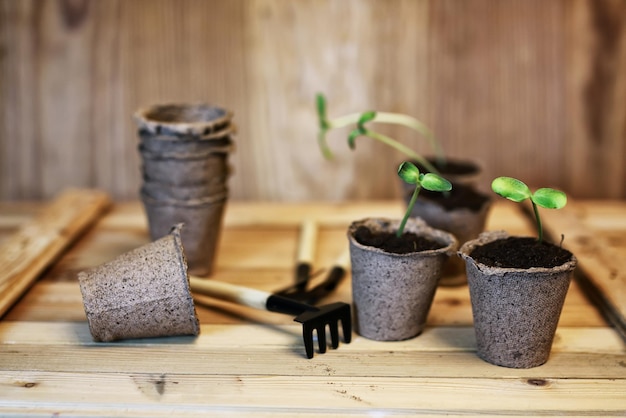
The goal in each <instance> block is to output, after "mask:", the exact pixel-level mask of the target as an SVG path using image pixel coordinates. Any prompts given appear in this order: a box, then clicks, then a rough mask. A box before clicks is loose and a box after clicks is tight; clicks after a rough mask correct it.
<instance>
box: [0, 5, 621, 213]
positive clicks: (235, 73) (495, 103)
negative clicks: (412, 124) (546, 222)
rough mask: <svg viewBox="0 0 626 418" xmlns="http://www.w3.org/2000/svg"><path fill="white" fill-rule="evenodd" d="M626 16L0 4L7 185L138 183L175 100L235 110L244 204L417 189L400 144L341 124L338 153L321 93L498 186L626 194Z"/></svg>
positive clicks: (45, 189) (529, 9)
mask: <svg viewBox="0 0 626 418" xmlns="http://www.w3.org/2000/svg"><path fill="white" fill-rule="evenodd" d="M625 22H626V4H625V3H624V1H623V0H598V1H593V0H575V1H568V0H555V1H551V2H544V1H541V0H528V1H523V2H501V1H495V0H468V1H463V2H459V1H454V0H418V1H411V0H386V1H382V0H366V1H363V0H346V1H334V0H298V1H295V0H287V1H281V0H248V1H246V0H207V1H201V0H180V1H174V0H133V1H121V0H109V1H106V2H103V1H94V0H79V1H69V0H51V1H46V2H39V1H36V0H24V1H19V2H18V1H11V0H0V28H1V29H0V47H1V49H2V54H0V88H1V91H2V94H1V95H0V174H1V176H0V199H3V200H15V199H28V198H49V197H52V196H53V195H54V194H55V193H57V192H58V191H59V190H61V189H62V188H64V187H66V186H79V187H85V186H90V187H98V188H102V189H104V190H106V191H107V192H109V193H110V194H111V195H112V196H114V197H115V198H118V199H119V198H123V199H132V198H136V196H137V193H138V187H139V183H140V170H139V158H138V154H137V150H136V145H137V139H136V135H135V127H134V125H133V122H132V120H131V115H132V113H133V112H134V111H135V110H136V109H137V108H138V107H140V106H145V105H147V104H153V103H161V102H171V101H176V102H195V101H208V102H211V103H215V104H219V105H222V106H224V107H227V108H229V109H232V110H233V111H234V112H235V122H236V123H237V125H238V127H239V130H238V132H239V134H238V136H237V144H238V147H237V152H236V153H235V154H234V155H233V157H232V163H233V166H234V167H235V175H234V176H233V177H232V179H231V183H230V184H231V192H232V196H233V197H234V198H236V199H246V200H252V199H254V200H258V199H262V200H275V201H304V200H327V201H328V200H332V201H341V200H344V199H350V200H355V199H387V198H392V197H397V196H399V195H400V187H399V186H398V185H397V179H396V175H395V166H396V165H397V164H398V162H399V161H400V160H401V159H402V155H400V154H398V153H397V152H395V151H391V150H388V149H385V147H384V146H382V145H380V144H377V143H372V142H369V141H368V140H362V141H360V142H359V144H358V146H357V149H356V151H350V150H349V149H348V148H347V145H346V143H345V131H337V132H333V133H332V134H331V136H330V137H329V140H330V142H331V146H332V148H333V150H335V152H336V159H335V160H334V161H331V162H329V161H325V160H324V159H323V158H322V156H321V154H320V152H319V150H318V148H317V145H316V139H315V136H316V117H315V114H314V106H313V98H314V95H315V93H317V92H324V93H326V94H327V95H328V99H329V113H331V115H339V114H344V113H349V112H354V111H360V110H367V109H372V108H376V109H379V110H384V111H396V112H404V113H408V114H411V115H413V116H415V117H417V118H419V119H421V120H422V121H424V122H425V123H426V124H428V125H430V126H431V128H433V130H434V131H435V133H436V135H437V136H438V137H439V138H440V139H441V140H442V142H443V145H444V147H445V149H446V150H447V152H448V153H449V154H450V155H451V156H455V157H470V158H474V159H477V160H478V161H480V162H481V163H482V164H483V166H484V168H485V170H484V175H483V178H482V185H483V186H485V185H487V184H488V182H489V181H490V179H491V178H493V177H495V176H496V175H512V176H516V177H520V178H522V179H524V180H525V181H526V182H527V183H529V184H540V185H550V186H553V187H560V188H563V189H565V190H566V191H568V192H570V193H571V194H572V195H574V196H576V197H579V198H584V197H614V198H619V197H625V196H626V175H625V171H624V163H625V162H626V128H625V126H626V111H625V109H626V71H625V68H626V67H625V65H626V64H625V63H626V29H625V25H626V23H625ZM384 131H385V132H386V133H388V134H390V135H393V136H396V137H398V138H399V139H400V140H402V141H403V142H405V143H406V144H408V145H410V146H412V147H414V148H415V149H417V150H418V151H420V152H424V153H428V152H429V151H430V150H429V149H428V146H427V145H426V143H425V141H424V140H423V139H422V138H419V137H417V136H415V135H413V134H411V133H410V132H408V131H406V130H404V129H399V128H392V127H385V128H384Z"/></svg>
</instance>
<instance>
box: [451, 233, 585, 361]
mask: <svg viewBox="0 0 626 418" xmlns="http://www.w3.org/2000/svg"><path fill="white" fill-rule="evenodd" d="M507 238H509V235H508V234H507V233H506V232H505V231H490V232H483V233H482V234H480V235H479V237H478V238H476V239H475V240H471V241H468V242H466V243H465V244H463V246H462V247H461V249H460V250H459V255H460V256H461V257H462V258H463V259H464V260H465V263H466V269H467V280H468V284H469V291H470V299H471V303H472V315H473V318H474V331H475V334H476V344H477V354H478V356H479V357H480V358H482V359H483V360H485V361H487V362H489V363H492V364H495V365H498V366H504V367H512V368H531V367H536V366H540V365H542V364H544V363H545V362H546V361H547V360H548V357H549V356H550V350H551V348H552V341H553V340H554V335H555V332H556V328H557V324H558V322H559V317H560V315H561V310H562V308H563V303H564V302H565V296H566V294H567V290H568V288H569V284H570V280H571V276H572V272H573V270H574V268H575V267H576V264H577V260H576V257H575V256H574V255H573V254H572V253H570V252H569V251H567V250H565V249H563V248H559V247H556V246H554V245H553V244H546V245H552V246H553V247H556V250H560V251H562V252H563V253H562V254H560V255H561V256H562V259H563V261H562V262H560V263H559V264H558V265H556V266H555V267H529V268H512V267H494V266H492V265H488V264H485V263H483V262H480V261H477V259H476V258H477V257H476V255H474V256H472V253H473V252H474V251H475V250H476V249H477V248H479V247H482V246H485V245H488V244H491V243H494V242H496V241H498V240H505V239H507ZM513 238H515V237H513ZM518 238H519V237H518ZM528 239H530V240H534V238H528ZM521 251H524V250H521ZM489 264H491V263H489Z"/></svg>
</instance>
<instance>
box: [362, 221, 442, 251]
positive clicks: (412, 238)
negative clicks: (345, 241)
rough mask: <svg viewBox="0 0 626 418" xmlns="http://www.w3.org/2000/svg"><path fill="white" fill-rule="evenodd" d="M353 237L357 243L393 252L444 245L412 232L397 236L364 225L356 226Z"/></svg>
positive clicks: (429, 248) (428, 248) (419, 249)
mask: <svg viewBox="0 0 626 418" xmlns="http://www.w3.org/2000/svg"><path fill="white" fill-rule="evenodd" d="M354 238H355V239H356V240H357V242H358V243H359V244H362V245H367V246H369V247H376V248H380V249H382V250H385V251H387V252H389V253H394V254H408V253H414V252H419V251H427V250H437V249H439V248H443V247H444V245H442V244H441V243H439V242H437V241H435V240H432V239H429V238H427V237H423V236H420V235H417V234H414V233H413V232H405V233H404V234H402V236H401V237H400V238H398V237H396V233H395V232H382V231H378V232H372V231H371V230H370V229H369V228H367V227H365V226H360V227H359V228H357V230H356V231H355V233H354Z"/></svg>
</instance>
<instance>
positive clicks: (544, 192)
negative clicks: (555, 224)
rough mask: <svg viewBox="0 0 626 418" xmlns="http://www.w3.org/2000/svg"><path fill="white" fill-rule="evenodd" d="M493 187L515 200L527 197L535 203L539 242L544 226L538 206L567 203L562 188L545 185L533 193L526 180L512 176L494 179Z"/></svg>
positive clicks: (549, 206)
mask: <svg viewBox="0 0 626 418" xmlns="http://www.w3.org/2000/svg"><path fill="white" fill-rule="evenodd" d="M491 189H492V190H493V191H494V192H495V193H497V194H499V195H500V196H502V197H505V198H507V199H509V200H512V201H513V202H523V201H524V200H526V199H530V201H531V203H532V205H533V212H534V214H535V220H536V221H537V234H538V236H539V242H542V241H543V227H542V225H541V218H540V217H539V210H538V208H537V206H541V207H543V208H547V209H561V208H562V207H564V206H565V205H566V204H567V196H566V195H565V193H563V192H562V191H560V190H555V189H550V188H548V187H544V188H541V189H537V190H536V191H535V193H533V192H531V191H530V189H529V188H528V186H527V185H526V184H525V183H524V182H522V181H520V180H517V179H514V178H512V177H498V178H496V179H494V180H493V182H492V183H491Z"/></svg>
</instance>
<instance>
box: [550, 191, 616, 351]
mask: <svg viewBox="0 0 626 418" xmlns="http://www.w3.org/2000/svg"><path fill="white" fill-rule="evenodd" d="M541 217H542V220H543V221H544V225H545V229H546V232H547V233H548V234H549V235H550V236H552V240H553V241H555V242H558V241H559V240H558V238H557V237H559V236H560V235H561V234H563V235H564V237H565V240H564V241H563V245H564V247H566V248H567V249H569V250H570V251H572V252H573V253H574V254H575V255H576V257H577V258H578V261H579V270H580V271H581V272H582V274H579V275H577V276H576V278H577V280H578V281H579V283H580V286H581V287H582V288H583V290H584V291H586V292H587V294H589V296H590V297H591V298H592V300H593V301H594V302H595V303H596V304H597V305H598V307H599V309H600V311H601V312H602V313H603V314H604V316H605V317H606V319H607V321H608V322H609V323H610V324H611V325H613V326H614V327H615V329H616V330H617V331H618V332H619V333H620V334H621V335H622V337H623V338H624V339H625V340H626V239H625V237H626V203H624V202H623V201H601V202H597V203H596V205H593V204H588V203H577V201H575V200H573V201H572V200H571V199H570V201H569V202H568V205H567V206H566V207H565V208H563V209H561V210H559V211H549V210H544V211H542V212H541Z"/></svg>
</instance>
